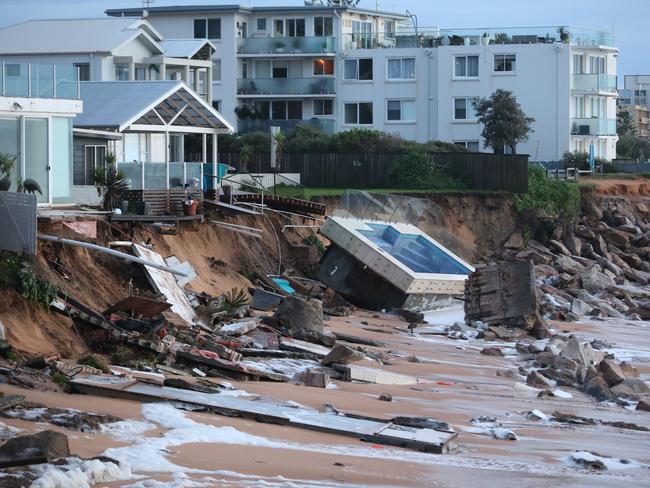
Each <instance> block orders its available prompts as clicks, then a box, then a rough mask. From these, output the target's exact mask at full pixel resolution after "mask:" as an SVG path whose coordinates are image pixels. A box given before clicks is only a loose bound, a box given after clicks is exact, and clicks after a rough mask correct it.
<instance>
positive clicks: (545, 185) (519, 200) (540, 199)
mask: <svg viewBox="0 0 650 488" xmlns="http://www.w3.org/2000/svg"><path fill="white" fill-rule="evenodd" d="M514 203H515V209H516V210H517V212H519V213H522V212H524V211H525V210H541V211H544V212H546V213H547V214H548V215H549V216H550V217H552V218H556V219H562V220H571V219H573V218H574V217H575V216H577V215H578V212H579V211H580V190H579V188H578V185H577V184H576V183H572V182H568V181H562V180H553V179H550V178H548V177H547V176H546V172H545V171H544V170H543V169H542V168H538V167H530V168H529V172H528V193H525V194H522V195H515V196H514Z"/></svg>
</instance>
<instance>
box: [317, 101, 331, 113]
mask: <svg viewBox="0 0 650 488" xmlns="http://www.w3.org/2000/svg"><path fill="white" fill-rule="evenodd" d="M314 115H334V101H333V100H330V99H325V100H314Z"/></svg>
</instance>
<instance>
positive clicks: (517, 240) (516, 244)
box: [503, 230, 524, 249]
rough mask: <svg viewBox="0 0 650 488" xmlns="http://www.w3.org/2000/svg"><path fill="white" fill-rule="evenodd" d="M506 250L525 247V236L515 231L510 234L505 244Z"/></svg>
mask: <svg viewBox="0 0 650 488" xmlns="http://www.w3.org/2000/svg"><path fill="white" fill-rule="evenodd" d="M503 247H505V248H506V249H521V248H522V247H524V236H523V234H522V233H521V232H519V231H517V230H516V231H514V232H513V233H512V234H510V237H509V238H508V240H507V241H506V242H505V243H504V244H503Z"/></svg>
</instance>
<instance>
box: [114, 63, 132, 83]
mask: <svg viewBox="0 0 650 488" xmlns="http://www.w3.org/2000/svg"><path fill="white" fill-rule="evenodd" d="M129 71H130V70H129V65H128V64H116V65H115V79H116V80H119V81H125V80H128V79H129Z"/></svg>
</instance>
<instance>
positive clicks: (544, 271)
mask: <svg viewBox="0 0 650 488" xmlns="http://www.w3.org/2000/svg"><path fill="white" fill-rule="evenodd" d="M555 275H557V270H556V269H555V268H554V267H553V266H549V265H548V264H536V265H535V277H537V278H542V279H545V278H549V277H551V276H555Z"/></svg>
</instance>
